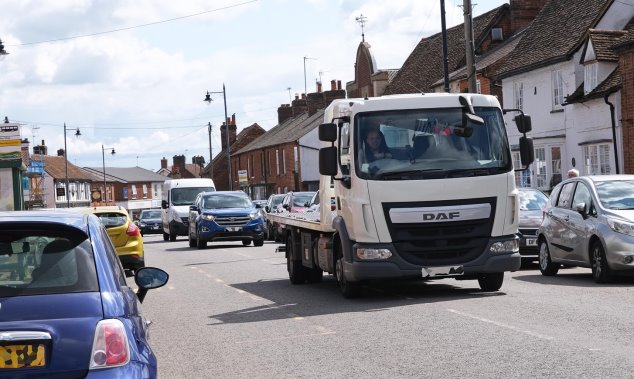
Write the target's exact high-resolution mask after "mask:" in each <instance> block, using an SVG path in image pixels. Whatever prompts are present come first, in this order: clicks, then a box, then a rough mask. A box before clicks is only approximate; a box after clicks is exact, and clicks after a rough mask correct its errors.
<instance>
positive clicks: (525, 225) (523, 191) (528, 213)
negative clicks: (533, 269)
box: [518, 188, 548, 264]
mask: <svg viewBox="0 0 634 379" xmlns="http://www.w3.org/2000/svg"><path fill="white" fill-rule="evenodd" d="M519 191H520V197H519V200H520V222H519V233H518V236H519V237H520V255H521V256H522V264H524V263H532V262H533V261H536V260H537V259H538V257H539V248H538V246H537V230H539V226H540V225H541V224H542V218H543V216H544V208H545V207H546V204H547V203H548V196H546V195H545V194H544V193H543V192H542V191H540V190H538V189H535V188H520V189H519Z"/></svg>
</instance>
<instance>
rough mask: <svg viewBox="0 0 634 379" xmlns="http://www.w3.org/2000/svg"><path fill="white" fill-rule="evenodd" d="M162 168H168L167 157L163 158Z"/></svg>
mask: <svg viewBox="0 0 634 379" xmlns="http://www.w3.org/2000/svg"><path fill="white" fill-rule="evenodd" d="M161 168H164V169H167V159H166V158H165V157H163V159H161Z"/></svg>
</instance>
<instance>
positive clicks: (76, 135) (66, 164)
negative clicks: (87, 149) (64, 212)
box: [64, 123, 81, 208]
mask: <svg viewBox="0 0 634 379" xmlns="http://www.w3.org/2000/svg"><path fill="white" fill-rule="evenodd" d="M67 130H75V131H76V132H75V137H79V136H80V135H81V132H80V131H79V128H67V127H66V123H64V165H65V169H66V188H65V189H64V194H65V195H66V208H70V196H69V195H70V194H69V191H68V187H69V186H68V148H67V147H66V131H67Z"/></svg>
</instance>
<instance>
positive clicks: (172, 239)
mask: <svg viewBox="0 0 634 379" xmlns="http://www.w3.org/2000/svg"><path fill="white" fill-rule="evenodd" d="M174 241H176V233H170V242H174Z"/></svg>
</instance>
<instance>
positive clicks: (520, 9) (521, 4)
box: [508, 0, 548, 35]
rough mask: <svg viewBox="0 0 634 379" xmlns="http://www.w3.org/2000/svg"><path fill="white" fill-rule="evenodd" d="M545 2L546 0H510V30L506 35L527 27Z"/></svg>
mask: <svg viewBox="0 0 634 379" xmlns="http://www.w3.org/2000/svg"><path fill="white" fill-rule="evenodd" d="M547 2H548V0H511V1H510V3H511V4H510V9H511V31H510V33H508V35H512V34H515V33H516V32H518V31H519V30H522V29H524V28H525V27H527V26H528V24H530V23H531V22H532V21H533V20H534V19H535V17H537V15H538V14H539V12H541V10H542V8H544V5H545V4H546V3H547Z"/></svg>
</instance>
